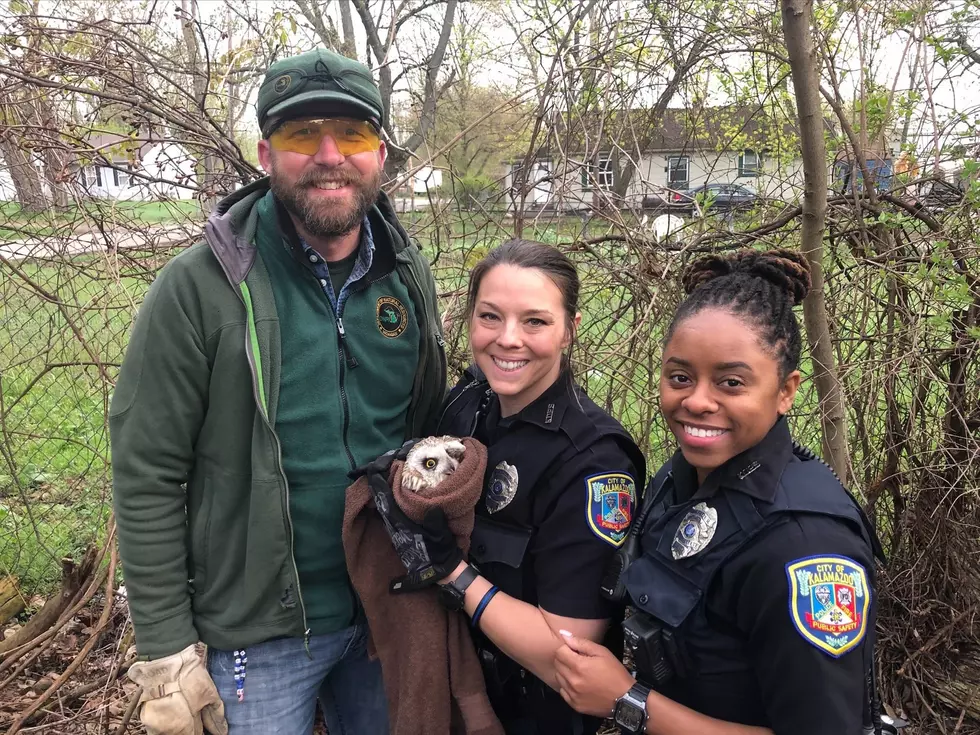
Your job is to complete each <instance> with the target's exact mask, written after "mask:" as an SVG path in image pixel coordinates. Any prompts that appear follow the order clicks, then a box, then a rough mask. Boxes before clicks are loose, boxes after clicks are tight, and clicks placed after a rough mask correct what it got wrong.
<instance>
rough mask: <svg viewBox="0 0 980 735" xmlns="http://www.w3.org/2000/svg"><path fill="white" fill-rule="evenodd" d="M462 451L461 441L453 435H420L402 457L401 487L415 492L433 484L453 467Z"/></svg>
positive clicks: (443, 478)
mask: <svg viewBox="0 0 980 735" xmlns="http://www.w3.org/2000/svg"><path fill="white" fill-rule="evenodd" d="M464 451H465V447H464V446H463V443H462V442H461V441H460V440H459V439H457V438H456V437H455V436H430V437H427V438H425V439H420V440H419V441H418V443H417V444H416V445H415V446H414V447H412V448H411V450H410V451H409V452H408V456H407V457H405V466H404V467H402V487H403V488H405V489H406V490H411V491H412V492H416V493H417V492H419V491H420V490H424V489H426V488H430V487H435V486H436V485H438V484H439V483H440V482H442V481H443V480H445V479H446V478H447V477H449V476H450V475H451V474H453V472H455V471H456V468H457V467H459V462H460V460H461V459H462V458H463V452H464Z"/></svg>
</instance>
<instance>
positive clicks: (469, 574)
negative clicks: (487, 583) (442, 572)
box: [446, 564, 480, 595]
mask: <svg viewBox="0 0 980 735" xmlns="http://www.w3.org/2000/svg"><path fill="white" fill-rule="evenodd" d="M479 576H480V573H479V572H478V571H476V568H475V567H473V566H472V565H470V564H467V565H466V568H465V569H464V570H463V571H462V572H460V573H459V576H458V577H456V579H454V580H453V581H452V582H447V583H446V584H447V585H448V586H450V587H452V588H453V589H454V590H456V591H457V592H458V593H459V594H460V595H465V594H466V588H467V587H469V586H470V585H471V584H473V580H474V579H476V578H477V577H479Z"/></svg>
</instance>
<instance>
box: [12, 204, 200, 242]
mask: <svg viewBox="0 0 980 735" xmlns="http://www.w3.org/2000/svg"><path fill="white" fill-rule="evenodd" d="M203 218H204V215H203V213H202V211H201V206H200V204H198V202H196V201H193V200H188V201H168V202H131V201H115V200H112V199H91V200H89V201H87V202H85V203H84V204H83V205H82V206H78V205H72V206H70V207H67V208H65V209H54V208H49V209H46V210H44V211H41V212H28V211H25V210H24V209H22V208H21V206H20V205H19V204H17V203H15V202H9V201H7V202H0V240H20V239H25V238H28V237H49V236H53V235H58V234H67V233H68V232H72V231H76V232H77V231H78V229H79V228H86V229H90V228H92V227H93V225H94V224H95V223H98V224H99V226H101V227H102V228H106V227H113V226H127V227H132V226H133V225H156V224H166V223H168V222H188V221H192V220H201V219H203Z"/></svg>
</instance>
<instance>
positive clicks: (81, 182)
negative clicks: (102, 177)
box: [78, 168, 88, 189]
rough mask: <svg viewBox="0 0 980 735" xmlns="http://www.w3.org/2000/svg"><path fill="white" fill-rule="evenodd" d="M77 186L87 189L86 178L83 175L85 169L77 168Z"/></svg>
mask: <svg viewBox="0 0 980 735" xmlns="http://www.w3.org/2000/svg"><path fill="white" fill-rule="evenodd" d="M78 184H79V186H81V187H82V188H83V189H87V188H88V177H87V176H86V175H85V169H84V168H79V169H78Z"/></svg>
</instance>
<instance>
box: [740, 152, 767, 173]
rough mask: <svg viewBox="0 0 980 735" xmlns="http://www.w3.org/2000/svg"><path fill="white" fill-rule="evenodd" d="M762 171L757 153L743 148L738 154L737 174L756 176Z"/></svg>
mask: <svg viewBox="0 0 980 735" xmlns="http://www.w3.org/2000/svg"><path fill="white" fill-rule="evenodd" d="M761 172H762V163H761V162H760V160H759V154H758V153H756V152H755V151H752V150H744V151H742V152H741V153H740V154H739V155H738V175H739V176H758V175H759V174H760V173H761Z"/></svg>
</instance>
